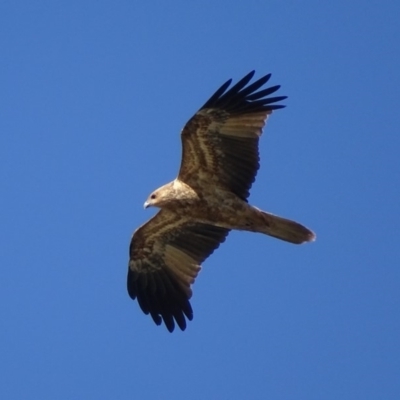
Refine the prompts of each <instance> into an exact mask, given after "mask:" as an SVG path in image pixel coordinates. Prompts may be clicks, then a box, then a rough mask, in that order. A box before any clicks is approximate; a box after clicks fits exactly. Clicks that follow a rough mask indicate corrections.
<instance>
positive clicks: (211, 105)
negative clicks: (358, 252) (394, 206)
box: [127, 71, 316, 332]
mask: <svg viewBox="0 0 400 400" xmlns="http://www.w3.org/2000/svg"><path fill="white" fill-rule="evenodd" d="M254 74H255V71H251V72H250V73H248V74H247V75H246V76H244V77H243V78H242V79H240V80H239V81H238V82H237V83H236V84H234V85H233V86H231V84H232V79H229V80H228V81H227V82H225V83H224V84H223V85H222V86H221V87H220V88H219V89H218V90H217V91H216V92H215V93H214V94H213V95H212V96H211V97H210V98H209V99H208V100H207V101H206V103H205V104H204V105H203V106H202V107H201V108H200V109H199V111H197V112H196V114H195V115H194V116H193V117H192V118H190V120H189V121H188V122H187V123H186V125H185V126H184V128H183V130H182V131H181V141H182V160H181V165H180V169H179V173H178V176H177V177H176V178H175V179H174V180H173V181H171V182H169V183H167V184H166V185H163V186H161V187H160V188H158V189H157V190H155V191H154V192H152V193H151V194H150V195H149V197H148V198H147V200H146V201H145V203H144V207H145V208H148V207H157V208H159V209H160V210H159V211H158V213H157V214H156V215H155V216H154V217H152V218H151V219H150V220H148V221H147V222H146V223H144V224H143V225H142V226H140V227H139V228H138V229H136V231H135V232H134V233H133V235H132V239H131V243H130V247H129V267H128V276H127V289H128V294H129V296H130V297H131V298H132V299H134V300H135V299H137V301H138V303H139V306H140V308H141V309H142V311H143V312H144V313H145V314H147V315H148V314H150V316H151V318H152V319H153V321H154V322H155V324H156V325H161V324H162V323H164V325H165V326H166V328H167V329H168V331H169V332H173V331H174V329H175V326H176V325H177V326H178V327H179V328H180V329H181V330H182V331H184V330H185V329H186V326H187V321H191V320H192V319H193V309H192V306H191V304H190V298H191V296H192V288H191V286H192V284H193V283H194V281H195V279H196V277H197V275H198V273H199V271H200V268H201V264H202V263H203V262H204V260H205V259H206V258H207V257H208V256H210V255H211V254H212V253H213V251H214V250H215V249H217V248H218V247H219V245H220V244H221V243H223V242H224V241H225V239H226V237H227V236H228V234H229V232H230V231H231V230H240V231H250V232H258V233H263V234H266V235H269V236H272V237H274V238H278V239H281V240H284V241H286V242H290V243H294V244H300V243H304V242H311V241H314V240H315V238H316V235H315V234H314V232H313V231H311V230H310V229H308V228H306V227H305V226H303V225H301V224H299V223H297V222H294V221H291V220H289V219H286V218H282V217H279V216H276V215H273V214H271V213H268V212H264V211H262V210H260V209H259V208H257V207H254V206H252V205H250V204H249V203H248V201H247V199H248V197H249V194H250V193H249V190H250V188H251V186H252V184H253V182H254V181H255V177H256V174H257V171H258V169H259V167H260V163H259V161H260V159H259V146H258V145H259V139H260V136H261V134H262V131H263V127H264V125H265V123H266V120H267V118H268V117H269V116H270V115H271V113H272V112H273V111H275V110H278V109H282V108H284V107H285V106H284V105H282V104H281V103H280V102H281V101H282V100H285V99H286V98H287V96H274V97H271V96H270V95H271V94H273V93H275V92H276V91H278V89H279V88H280V85H275V86H271V87H268V88H262V87H263V86H264V85H265V84H266V83H267V82H268V81H269V79H270V78H271V74H267V75H265V76H263V77H261V78H259V79H258V80H256V81H255V82H253V83H250V81H251V80H252V78H253V76H254ZM230 86H231V87H230ZM259 89H261V90H259Z"/></svg>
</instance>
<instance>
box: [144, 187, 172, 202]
mask: <svg viewBox="0 0 400 400" xmlns="http://www.w3.org/2000/svg"><path fill="white" fill-rule="evenodd" d="M173 192H174V188H173V186H172V185H171V183H168V184H166V185H164V186H161V187H160V188H158V189H157V190H155V191H154V192H152V193H151V194H150V196H149V197H148V198H147V200H146V201H145V203H144V205H143V207H144V208H148V207H160V208H162V207H163V206H165V205H166V204H167V203H170V202H171V199H173Z"/></svg>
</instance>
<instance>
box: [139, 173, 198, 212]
mask: <svg viewBox="0 0 400 400" xmlns="http://www.w3.org/2000/svg"><path fill="white" fill-rule="evenodd" d="M197 199H198V196H197V194H196V192H195V191H194V190H193V189H191V188H190V187H189V186H188V185H186V184H185V183H183V182H181V181H179V180H178V179H175V180H174V181H172V182H170V183H167V184H166V185H164V186H161V187H160V188H158V189H157V190H155V191H154V192H152V193H151V194H150V196H149V197H148V198H147V200H146V201H145V203H144V208H147V207H160V208H162V207H166V206H172V207H174V206H176V205H177V203H187V202H191V201H195V200H197Z"/></svg>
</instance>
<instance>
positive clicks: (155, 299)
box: [127, 209, 229, 332]
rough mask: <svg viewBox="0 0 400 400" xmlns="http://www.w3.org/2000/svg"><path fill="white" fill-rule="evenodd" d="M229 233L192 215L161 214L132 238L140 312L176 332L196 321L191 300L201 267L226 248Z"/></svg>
mask: <svg viewBox="0 0 400 400" xmlns="http://www.w3.org/2000/svg"><path fill="white" fill-rule="evenodd" d="M228 233H229V230H228V229H224V228H219V227H216V226H212V225H205V224H200V223H196V222H193V221H191V220H190V216H188V217H186V216H180V215H177V214H176V213H173V212H170V211H168V210H165V209H163V210H161V211H159V212H158V213H157V214H156V215H155V216H154V217H153V218H152V219H150V220H149V221H148V222H146V223H145V224H144V225H142V226H141V227H140V228H138V229H137V230H136V232H135V233H134V234H133V237H132V241H131V245H130V261H129V270H128V282H127V285H128V293H129V295H130V297H131V298H132V299H135V298H137V299H138V302H139V305H140V308H141V309H142V310H143V312H144V313H145V314H150V315H151V317H152V318H153V320H154V322H155V323H156V324H157V325H160V324H161V322H162V321H164V323H165V325H166V327H167V329H168V330H169V331H170V332H172V331H173V330H174V328H175V322H176V323H177V324H178V326H179V328H180V329H181V330H185V328H186V319H185V317H186V318H187V319H188V320H192V318H193V311H192V307H191V305H190V302H189V299H190V297H191V296H192V290H191V288H190V285H191V284H192V283H193V282H194V280H195V278H196V276H197V274H198V272H199V270H200V266H201V263H202V262H203V261H204V260H205V259H206V258H207V257H208V256H209V255H210V254H211V253H212V252H213V251H214V250H215V249H216V248H217V247H218V246H219V245H220V243H222V242H223V241H224V240H225V238H226V236H227V235H228Z"/></svg>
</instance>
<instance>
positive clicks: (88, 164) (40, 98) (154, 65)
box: [0, 0, 400, 400]
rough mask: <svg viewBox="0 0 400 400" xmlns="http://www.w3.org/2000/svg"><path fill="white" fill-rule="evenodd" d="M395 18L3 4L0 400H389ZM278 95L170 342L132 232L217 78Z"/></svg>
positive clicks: (387, 11)
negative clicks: (296, 238) (150, 303)
mask: <svg viewBox="0 0 400 400" xmlns="http://www.w3.org/2000/svg"><path fill="white" fill-rule="evenodd" d="M399 19H400V6H399V3H398V2H397V1H344V0H343V1H334V2H327V1H302V2H300V1H266V0H259V1H256V0H246V1H236V2H235V1H215V0H214V1H201V2H199V1H192V2H189V1H170V2H166V1H161V0H160V1H148V2H143V1H141V2H139V1H131V0H130V1H113V2H111V1H68V2H67V1H7V0H5V1H2V2H1V4H0V54H1V57H0V182H1V195H0V206H1V207H0V210H1V211H0V213H1V214H0V215H1V230H0V234H1V237H0V265H1V267H0V321H1V329H0V376H1V384H0V398H2V399H8V400H12V399H44V400H46V399H57V400H64V399H139V398H141V399H177V400H179V399H199V400H200V399H307V400H310V399H332V400H333V399H335V400H337V399H363V400H367V399H399V398H400V344H399V343H400V341H399V338H400V314H399V309H400V293H399V292H400V290H399V288H400V272H399V271H400V244H399V239H400V161H399V158H400V132H399V126H400V111H399V104H400V102H399V94H400V78H399V71H400V59H399V53H400V50H399V49H400V47H399V43H400V24H399ZM252 69H255V70H256V71H257V75H256V77H260V76H262V75H264V74H266V73H268V72H271V73H272V78H271V81H270V82H271V84H272V85H275V84H281V85H282V88H281V90H280V92H279V93H280V94H282V95H287V96H289V97H288V99H287V100H286V101H285V103H286V104H287V108H285V109H284V110H279V111H277V112H276V113H274V114H273V116H272V117H271V119H270V120H269V123H268V125H267V128H266V130H265V131H264V135H263V137H262V140H261V142H260V151H261V170H260V171H259V174H258V177H257V181H256V183H255V185H254V186H253V189H252V195H251V197H250V202H251V203H252V204H254V205H257V206H258V207H261V208H263V209H264V210H268V211H271V212H273V213H276V214H279V215H282V216H286V217H288V218H292V219H296V220H298V221H300V222H302V223H304V224H305V225H307V226H309V227H310V228H312V229H313V230H314V231H315V232H316V233H317V236H318V238H317V241H316V242H315V243H313V244H307V245H303V246H294V245H290V244H287V243H284V242H280V241H278V240H275V239H272V238H269V237H267V236H263V235H257V234H250V233H243V232H235V233H232V234H231V235H230V236H229V238H228V240H227V241H226V242H225V243H224V244H223V245H222V246H221V247H220V248H219V249H218V251H216V252H215V253H214V254H213V255H212V256H211V257H210V258H209V259H208V260H207V261H206V262H205V263H204V264H203V269H202V272H201V274H200V275H199V277H198V279H197V281H196V283H195V285H194V296H193V298H192V306H193V308H194V320H193V321H192V322H191V323H189V325H188V328H187V330H186V331H185V332H183V333H182V332H180V331H175V332H174V333H173V334H170V333H168V331H167V330H166V329H165V327H163V326H162V327H157V326H156V325H154V323H153V322H152V320H151V319H150V318H149V317H148V316H145V315H144V314H142V312H141V311H140V309H139V307H138V304H137V303H136V302H134V301H132V300H131V299H130V298H129V297H128V294H127V292H126V284H125V279H126V273H127V262H128V246H129V242H130V238H131V235H132V232H133V231H134V229H136V227H138V226H139V225H140V224H142V223H144V222H145V221H146V220H147V219H149V218H150V217H151V216H152V215H153V214H154V211H155V210H146V211H144V210H143V202H144V200H145V199H146V197H147V196H148V194H149V193H150V192H151V191H152V190H153V189H155V188H157V187H158V186H160V185H162V184H163V183H166V182H168V181H170V180H172V179H173V178H174V177H175V176H176V174H177V171H178V167H179V162H180V153H181V145H180V137H179V132H180V129H181V128H182V127H183V125H184V123H185V122H186V121H187V120H188V119H189V118H190V117H191V115H192V114H194V113H195V112H196V111H197V109H198V108H199V107H200V106H201V105H202V104H203V103H204V102H205V100H207V98H208V97H209V96H210V95H211V94H212V93H213V92H214V91H215V90H216V89H217V88H218V87H219V86H220V85H221V84H222V83H223V82H224V81H225V80H227V79H229V78H234V79H235V80H238V79H240V78H241V77H242V76H244V75H245V74H246V73H247V72H249V71H250V70H252Z"/></svg>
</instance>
